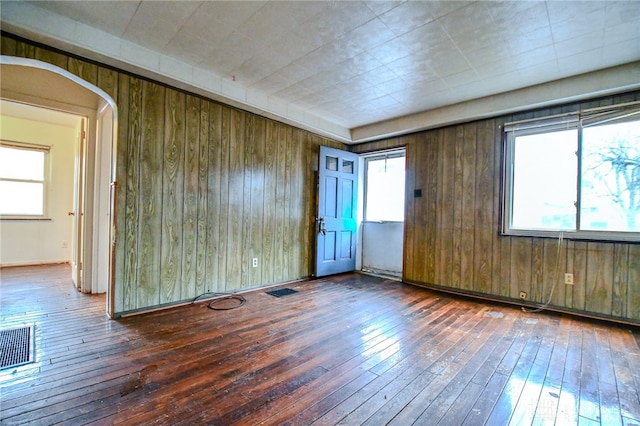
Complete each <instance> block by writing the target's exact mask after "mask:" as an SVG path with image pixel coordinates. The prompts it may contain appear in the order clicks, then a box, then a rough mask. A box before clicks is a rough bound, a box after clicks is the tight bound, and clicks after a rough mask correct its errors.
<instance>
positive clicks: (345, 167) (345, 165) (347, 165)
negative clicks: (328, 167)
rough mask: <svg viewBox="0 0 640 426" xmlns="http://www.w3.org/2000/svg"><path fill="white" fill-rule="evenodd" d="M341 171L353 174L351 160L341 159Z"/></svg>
mask: <svg viewBox="0 0 640 426" xmlns="http://www.w3.org/2000/svg"><path fill="white" fill-rule="evenodd" d="M342 172H343V173H351V174H353V161H350V160H342Z"/></svg>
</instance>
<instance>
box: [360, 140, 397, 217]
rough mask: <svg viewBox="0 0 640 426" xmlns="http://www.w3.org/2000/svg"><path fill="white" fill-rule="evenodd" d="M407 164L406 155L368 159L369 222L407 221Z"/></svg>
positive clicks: (366, 213)
mask: <svg viewBox="0 0 640 426" xmlns="http://www.w3.org/2000/svg"><path fill="white" fill-rule="evenodd" d="M404 160H405V157H404V151H403V152H400V153H399V152H395V153H388V154H383V155H377V156H375V157H369V158H366V159H365V209H364V219H365V221H368V222H402V221H404V176H405V161H404Z"/></svg>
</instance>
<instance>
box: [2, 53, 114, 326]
mask: <svg viewBox="0 0 640 426" xmlns="http://www.w3.org/2000/svg"><path fill="white" fill-rule="evenodd" d="M2 65H12V66H22V67H28V68H33V69H37V70H42V72H50V73H53V74H56V75H57V76H59V77H62V78H65V79H67V80H70V81H71V82H73V83H74V84H75V85H77V86H78V88H79V89H84V90H88V91H90V92H92V93H93V94H94V95H95V99H96V102H95V108H89V107H87V106H82V105H76V104H73V103H70V102H69V101H68V100H62V99H55V97H54V99H50V98H46V97H45V94H44V93H35V92H33V89H30V88H29V87H20V92H12V91H10V90H4V89H3V90H2V96H3V97H4V98H6V99H8V100H14V101H17V102H22V103H27V104H31V105H34V106H38V107H43V108H49V109H56V110H59V111H64V112H67V113H71V114H75V115H80V116H85V117H88V123H87V124H88V125H87V131H86V140H87V146H86V148H87V149H86V150H85V152H84V155H83V157H84V160H85V173H86V174H85V186H84V190H83V191H82V196H83V198H84V214H83V220H82V222H83V226H82V228H83V230H82V231H83V235H82V246H83V247H82V251H83V253H82V254H81V257H82V270H83V272H82V274H83V277H84V278H85V279H82V280H81V285H80V290H82V291H83V292H87V293H88V292H91V289H92V287H91V283H87V282H86V281H87V280H86V278H87V277H91V279H92V281H93V280H95V279H98V280H103V281H104V282H106V283H107V285H106V287H107V288H106V290H107V304H106V313H107V315H108V316H109V317H110V318H113V317H114V314H115V303H114V301H115V295H114V293H115V274H114V268H113V266H114V265H113V263H114V252H113V246H114V245H115V235H116V227H115V224H116V217H115V210H114V208H113V206H114V203H115V195H116V194H115V188H116V185H115V182H116V158H117V157H116V155H115V153H116V152H117V140H116V135H117V122H118V109H117V106H116V103H115V101H114V100H113V98H111V96H109V95H108V94H107V93H106V92H104V91H103V90H102V89H100V88H99V87H97V86H95V85H93V84H92V83H90V82H88V81H86V80H83V79H81V78H80V77H78V76H76V75H74V74H72V73H70V72H68V71H67V70H65V69H62V68H60V67H57V66H55V65H52V64H49V63H46V62H42V61H38V60H35V59H28V58H20V57H13V56H5V55H1V56H0V66H2ZM3 73H4V72H3ZM26 86H28V85H26ZM108 109H110V110H111V120H110V123H111V140H110V141H107V143H108V145H109V146H108V147H106V146H102V145H103V144H104V142H105V141H102V142H103V143H102V144H101V143H100V140H99V136H98V133H97V118H98V114H99V113H105V111H108ZM98 145H101V147H102V148H104V149H98ZM104 152H108V153H109V154H110V159H109V161H101V160H102V155H104ZM104 187H106V188H110V189H108V190H107V191H101V190H99V189H100V188H104ZM94 206H96V207H98V208H105V207H108V208H106V209H105V210H108V211H109V218H108V220H107V221H106V222H105V221H99V220H96V217H95V211H94ZM96 230H97V233H96V232H95V231H96ZM105 230H106V235H108V237H107V238H103V239H102V240H101V241H98V238H96V235H99V234H100V233H101V232H102V233H104V232H105ZM94 234H95V235H94ZM99 251H104V252H105V253H108V254H109V255H108V264H107V265H104V266H105V267H102V268H99V269H100V272H97V274H98V275H96V276H94V275H93V274H94V272H93V266H95V265H93V264H92V263H93V261H94V253H95V252H99Z"/></svg>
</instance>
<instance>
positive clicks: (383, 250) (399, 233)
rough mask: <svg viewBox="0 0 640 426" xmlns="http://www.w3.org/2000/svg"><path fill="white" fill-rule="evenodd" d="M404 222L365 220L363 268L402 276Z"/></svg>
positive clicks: (363, 227) (363, 228) (363, 229)
mask: <svg viewBox="0 0 640 426" xmlns="http://www.w3.org/2000/svg"><path fill="white" fill-rule="evenodd" d="M403 241H404V222H382V223H379V222H364V223H363V226H362V269H363V270H371V271H374V272H381V273H386V274H389V275H396V276H402V247H403V244H404V243H403Z"/></svg>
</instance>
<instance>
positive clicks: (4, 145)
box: [0, 141, 49, 218]
mask: <svg viewBox="0 0 640 426" xmlns="http://www.w3.org/2000/svg"><path fill="white" fill-rule="evenodd" d="M48 157H49V147H45V146H38V145H27V144H19V143H13V142H4V141H3V142H0V216H1V217H3V218H42V217H44V216H45V214H46V193H47V179H46V178H47V175H48V173H47V172H48Z"/></svg>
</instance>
